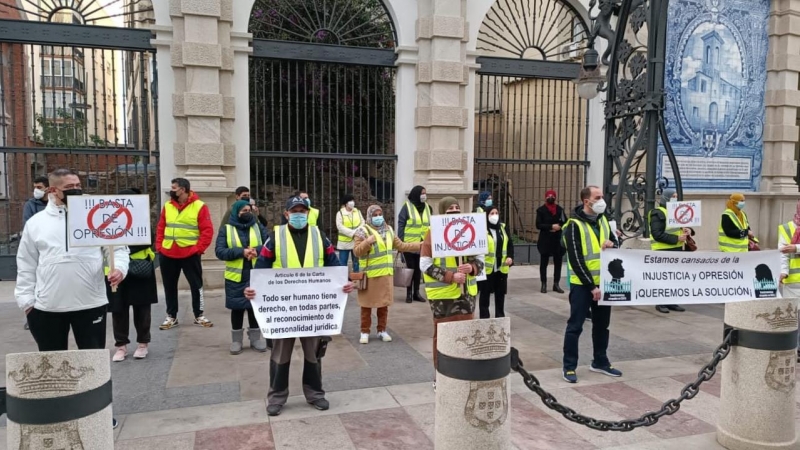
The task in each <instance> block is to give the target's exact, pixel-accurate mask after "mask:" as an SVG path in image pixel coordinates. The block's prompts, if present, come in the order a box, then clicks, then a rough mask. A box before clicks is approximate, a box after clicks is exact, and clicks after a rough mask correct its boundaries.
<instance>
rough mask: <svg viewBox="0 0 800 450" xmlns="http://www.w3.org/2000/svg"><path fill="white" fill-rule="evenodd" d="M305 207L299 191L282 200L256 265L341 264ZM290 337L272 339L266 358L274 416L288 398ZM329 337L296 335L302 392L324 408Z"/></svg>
mask: <svg viewBox="0 0 800 450" xmlns="http://www.w3.org/2000/svg"><path fill="white" fill-rule="evenodd" d="M308 214H309V208H308V204H307V203H306V202H305V199H303V198H301V197H300V196H299V195H298V196H295V197H292V198H290V199H289V200H288V201H287V203H286V211H285V212H284V217H285V218H286V221H287V222H288V223H287V224H286V225H281V226H277V227H275V230H274V231H273V232H272V233H270V234H269V236H268V237H267V239H266V240H265V241H264V246H263V247H262V249H261V254H260V255H259V257H258V261H256V269H302V268H313V267H331V266H341V263H340V261H339V258H338V257H337V256H336V250H335V249H334V247H333V244H331V241H329V240H328V238H327V237H325V234H324V233H323V232H322V230H320V229H319V228H317V227H315V226H313V225H309V223H308ZM343 291H344V292H345V293H350V292H352V291H353V283H350V282H347V283H345V285H344V288H343ZM244 295H245V297H246V298H247V299H248V300H251V301H252V300H254V299H255V298H256V291H255V289H253V288H250V287H248V288H247V289H245V291H244ZM294 340H295V339H294V338H287V339H273V340H272V346H273V347H272V354H271V356H270V361H269V392H268V394H267V403H268V404H267V414H268V415H270V416H277V415H278V414H280V413H281V410H282V409H283V405H284V404H286V399H288V398H289V363H290V362H291V360H292V349H294ZM328 341H330V338H327V337H325V338H323V337H320V336H309V337H301V338H300V346H301V347H302V348H303V359H304V364H305V365H304V366H303V394H304V395H305V397H306V401H307V402H308V403H309V404H311V405H312V406H314V408H316V409H318V410H320V411H324V410H327V409H328V408H329V407H330V404H329V403H328V401H327V400H325V391H324V390H322V369H321V366H320V360H321V359H322V357H323V356H324V355H325V349H326V346H327V342H328Z"/></svg>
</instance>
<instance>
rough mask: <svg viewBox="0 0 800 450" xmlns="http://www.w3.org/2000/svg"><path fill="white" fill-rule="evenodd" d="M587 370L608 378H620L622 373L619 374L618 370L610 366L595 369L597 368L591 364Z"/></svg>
mask: <svg viewBox="0 0 800 450" xmlns="http://www.w3.org/2000/svg"><path fill="white" fill-rule="evenodd" d="M589 370H590V371H592V372H597V373H602V374H603V375H608V376H610V377H614V378H617V377H621V376H622V372H620V371H619V370H617V369H615V368H614V366H611V365H609V366H607V367H597V366H595V365H594V363H592V365H591V366H589Z"/></svg>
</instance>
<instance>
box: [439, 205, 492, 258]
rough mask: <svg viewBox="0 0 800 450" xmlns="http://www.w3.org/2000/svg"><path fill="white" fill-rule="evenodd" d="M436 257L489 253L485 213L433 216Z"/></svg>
mask: <svg viewBox="0 0 800 450" xmlns="http://www.w3.org/2000/svg"><path fill="white" fill-rule="evenodd" d="M431 244H432V246H433V249H432V250H433V257H434V258H445V257H449V256H475V255H485V254H486V253H489V241H488V238H487V231H486V215H485V214H445V215H436V216H432V217H431Z"/></svg>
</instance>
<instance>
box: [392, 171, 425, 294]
mask: <svg viewBox="0 0 800 450" xmlns="http://www.w3.org/2000/svg"><path fill="white" fill-rule="evenodd" d="M427 200H428V195H427V192H426V191H425V188H424V187H422V186H414V188H413V189H411V192H409V193H408V201H406V202H405V204H404V205H403V207H402V208H401V209H400V214H399V216H398V217H397V236H398V237H400V239H401V240H402V241H403V242H405V243H406V244H414V243H417V242H422V238H424V237H425V233H427V232H428V230H429V229H430V227H431V214H433V209H432V208H431V205H429V204H428V203H426V202H427ZM403 258H405V260H406V267H408V268H409V269H414V276H413V277H412V278H411V286H408V287H407V288H406V303H411V302H412V301H415V302H424V301H425V299H423V298H422V297H421V296H420V295H419V284H420V282H421V280H422V272H421V271H420V266H419V258H420V256H419V253H414V252H405V253H403Z"/></svg>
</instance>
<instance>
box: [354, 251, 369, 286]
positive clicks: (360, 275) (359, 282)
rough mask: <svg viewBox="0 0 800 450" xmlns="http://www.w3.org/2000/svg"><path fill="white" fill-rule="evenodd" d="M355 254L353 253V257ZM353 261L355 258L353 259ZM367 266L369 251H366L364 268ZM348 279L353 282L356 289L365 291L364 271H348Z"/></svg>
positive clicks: (365, 277) (365, 274)
mask: <svg viewBox="0 0 800 450" xmlns="http://www.w3.org/2000/svg"><path fill="white" fill-rule="evenodd" d="M355 257H356V255H355V254H353V258H355ZM353 261H355V259H354V260H353ZM367 266H369V253H367V262H366V263H365V264H364V270H367ZM350 281H352V282H353V285H354V286H355V288H356V290H359V291H365V290H366V289H367V273H366V272H350Z"/></svg>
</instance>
